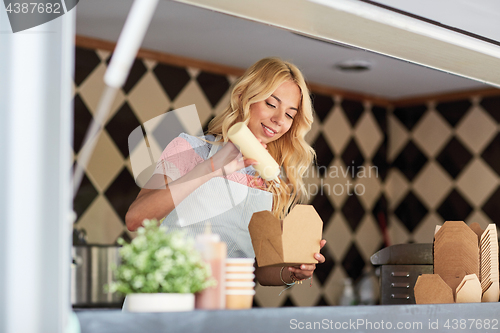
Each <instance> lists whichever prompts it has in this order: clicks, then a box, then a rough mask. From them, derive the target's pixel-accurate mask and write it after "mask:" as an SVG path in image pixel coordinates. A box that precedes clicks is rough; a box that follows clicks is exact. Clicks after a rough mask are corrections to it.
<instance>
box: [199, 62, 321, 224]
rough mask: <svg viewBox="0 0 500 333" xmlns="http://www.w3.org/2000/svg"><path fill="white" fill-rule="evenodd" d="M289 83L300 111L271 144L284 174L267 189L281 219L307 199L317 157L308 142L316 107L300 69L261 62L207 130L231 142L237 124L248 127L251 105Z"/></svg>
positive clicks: (236, 86) (245, 76) (235, 88)
mask: <svg viewBox="0 0 500 333" xmlns="http://www.w3.org/2000/svg"><path fill="white" fill-rule="evenodd" d="M287 81H291V82H294V83H295V84H297V86H298V87H299V89H300V92H301V99H300V105H299V107H298V112H297V114H296V115H295V117H294V119H293V122H292V126H291V127H290V129H289V130H288V132H286V133H285V134H284V135H283V136H282V137H280V138H279V139H278V140H276V141H272V142H270V143H268V144H267V149H268V151H269V153H270V154H271V156H272V157H273V158H274V159H275V160H276V162H277V163H278V164H279V165H280V167H281V168H282V171H283V172H284V175H282V176H284V177H282V178H281V179H280V185H279V186H276V184H275V183H274V182H267V181H266V185H267V190H268V191H269V192H271V193H273V214H274V216H276V217H277V218H279V219H283V218H284V217H285V216H286V214H287V213H288V212H289V211H290V209H291V208H293V206H295V205H296V204H297V203H301V202H304V201H305V199H306V198H307V192H306V191H305V186H304V180H303V177H304V174H305V173H306V172H307V169H308V168H309V167H310V166H311V164H312V161H313V159H314V158H315V156H316V153H315V152H314V149H313V148H312V147H311V146H310V145H309V144H308V143H307V142H306V141H305V139H304V137H305V135H306V133H307V132H309V130H310V129H311V125H312V122H313V108H312V103H311V98H310V96H309V89H308V88H307V85H306V82H305V80H304V77H303V75H302V73H301V72H300V70H299V69H298V68H297V67H296V66H295V65H293V64H291V63H289V62H286V61H283V60H281V59H279V58H264V59H261V60H259V61H258V62H256V63H255V64H254V65H252V66H251V67H250V68H248V69H247V71H246V72H245V73H244V74H243V76H241V77H240V78H239V79H238V80H237V81H236V82H235V84H234V86H233V89H232V91H231V101H230V104H229V105H228V107H227V108H226V109H225V110H224V111H223V112H222V113H220V114H219V115H217V116H216V117H215V118H214V119H212V121H211V122H210V123H209V125H208V131H207V134H213V135H222V137H223V139H224V142H227V141H228V138H227V131H228V130H229V128H230V127H231V126H232V125H233V124H235V123H237V122H240V121H243V122H245V123H246V124H248V121H249V120H250V105H252V104H253V103H256V102H260V101H263V100H265V99H267V98H268V97H269V96H271V94H272V93H273V92H274V91H275V90H276V89H277V88H278V87H279V86H280V85H281V84H282V83H284V82H287Z"/></svg>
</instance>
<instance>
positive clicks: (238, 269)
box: [226, 266, 255, 274]
mask: <svg viewBox="0 0 500 333" xmlns="http://www.w3.org/2000/svg"><path fill="white" fill-rule="evenodd" d="M254 271H255V267H253V266H226V273H246V274H248V273H252V272H254Z"/></svg>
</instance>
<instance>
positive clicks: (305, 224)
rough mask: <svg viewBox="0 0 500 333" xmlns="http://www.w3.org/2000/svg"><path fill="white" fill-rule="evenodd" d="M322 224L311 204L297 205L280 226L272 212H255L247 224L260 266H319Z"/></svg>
mask: <svg viewBox="0 0 500 333" xmlns="http://www.w3.org/2000/svg"><path fill="white" fill-rule="evenodd" d="M322 228H323V221H321V218H320V216H319V215H318V213H317V212H316V210H315V209H314V207H313V206H311V205H296V206H295V207H294V208H293V209H292V211H291V212H290V213H289V214H288V216H287V217H286V218H285V219H284V220H283V223H281V221H280V220H278V219H277V218H275V217H274V216H273V214H272V213H271V212H270V211H267V210H265V211H261V212H257V213H254V214H253V216H252V219H251V220H250V223H249V225H248V231H249V232H250V237H251V238H252V245H253V249H254V251H255V258H256V260H257V264H258V265H259V267H263V266H296V265H300V264H316V263H318V261H317V260H316V259H314V254H315V253H319V250H320V247H319V243H320V241H321V237H322V236H321V235H322Z"/></svg>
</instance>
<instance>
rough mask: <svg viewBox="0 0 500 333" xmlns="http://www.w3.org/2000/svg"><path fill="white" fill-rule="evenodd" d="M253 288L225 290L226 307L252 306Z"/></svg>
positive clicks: (234, 308)
mask: <svg viewBox="0 0 500 333" xmlns="http://www.w3.org/2000/svg"><path fill="white" fill-rule="evenodd" d="M254 295H255V290H253V289H252V290H226V309H230V310H239V309H250V308H252V303H253V296H254Z"/></svg>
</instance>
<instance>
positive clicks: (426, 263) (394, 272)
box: [371, 243, 434, 304]
mask: <svg viewBox="0 0 500 333" xmlns="http://www.w3.org/2000/svg"><path fill="white" fill-rule="evenodd" d="M371 263H372V264H373V265H375V266H378V265H380V266H381V269H380V303H381V304H415V295H414V293H413V290H414V287H415V282H417V278H418V276H419V275H421V274H432V273H433V271H434V265H433V257H432V243H425V244H397V245H392V246H388V247H386V248H383V249H382V250H380V251H378V252H377V253H375V254H374V255H372V257H371Z"/></svg>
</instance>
